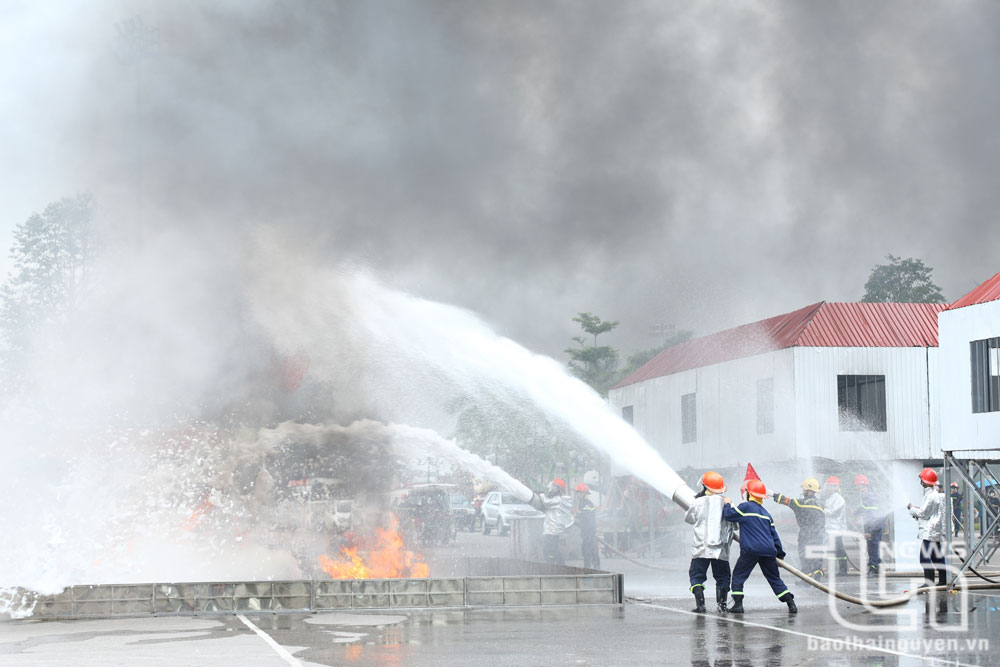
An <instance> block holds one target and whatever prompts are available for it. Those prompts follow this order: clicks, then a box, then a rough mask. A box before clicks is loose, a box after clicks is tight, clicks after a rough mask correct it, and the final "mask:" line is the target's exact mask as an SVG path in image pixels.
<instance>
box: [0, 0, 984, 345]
mask: <svg viewBox="0 0 1000 667" xmlns="http://www.w3.org/2000/svg"><path fill="white" fill-rule="evenodd" d="M138 34H146V35H148V36H152V39H149V41H148V42H147V44H148V46H147V47H146V49H145V53H146V55H145V56H144V57H143V56H142V55H141V54H140V55H137V52H136V51H135V50H133V49H129V48H128V45H129V44H130V43H132V42H130V41H129V40H130V39H132V38H134V37H135V36H136V35H138ZM997 62H1000V4H997V3H995V2H992V1H982V2H954V1H951V0H948V1H943V2H921V3H914V2H900V3H894V2H877V3H872V2H868V1H867V0H859V1H857V2H841V3H837V2H824V3H812V2H774V1H768V2H732V1H731V0H727V1H725V2H718V3H713V2H697V3H694V2H690V1H688V0H684V1H680V2H664V1H662V0H657V1H655V2H649V3H640V2H607V1H605V0H599V1H594V2H581V1H577V0H574V1H573V2H537V1H531V2H508V1H504V2H475V3H471V2H413V1H400V2H342V3H337V2H331V1H326V0H324V1H318V0H297V1H293V0H202V1H199V2H196V1H194V0H174V1H172V2H153V1H151V0H150V1H141V0H135V1H131V2H125V1H123V2H114V1H111V0H92V1H83V0H80V1H77V0H62V1H60V2H45V3H41V2H34V1H33V0H0V91H3V92H2V94H0V118H2V120H3V122H2V123H0V193H2V197H0V203H2V206H0V247H3V248H6V247H9V245H10V242H11V240H12V233H13V230H14V228H15V227H16V225H18V224H19V223H22V222H23V221H24V220H25V219H26V218H27V217H28V216H29V215H31V214H32V213H33V212H35V211H40V210H42V209H43V208H44V207H45V205H46V204H48V203H49V202H51V201H53V200H55V199H58V198H60V197H63V196H67V195H72V194H75V193H76V192H80V191H90V192H92V193H93V194H94V196H95V198H96V200H97V202H98V206H99V209H98V211H99V218H100V221H101V224H102V225H103V226H104V228H105V229H106V230H108V231H109V233H111V234H114V235H117V236H119V237H120V239H124V241H123V243H125V244H126V245H127V244H143V243H155V242H157V241H155V240H151V239H156V238H157V234H160V233H162V232H163V230H170V232H171V234H172V235H173V237H174V238H175V239H182V240H183V241H182V242H176V243H175V244H173V245H172V246H171V250H170V252H171V253H177V256H178V257H183V255H184V254H185V252H187V250H186V248H192V249H193V248H199V249H202V250H203V249H204V248H206V247H208V248H218V249H219V252H220V253H222V252H224V250H225V248H227V247H235V246H238V245H239V241H240V240H241V239H243V238H245V237H246V236H248V235H250V234H252V230H253V229H255V228H257V227H258V226H261V225H267V226H272V227H277V228H278V229H280V230H281V231H282V233H283V234H287V236H288V237H289V238H290V239H293V240H295V241H297V242H299V243H303V244H306V245H308V246H309V248H310V251H311V252H312V253H314V254H316V255H318V256H322V257H324V258H327V260H328V261H329V262H330V263H331V264H338V263H342V262H351V263H356V264H362V265H365V266H368V267H370V268H371V270H372V271H373V272H374V273H375V274H377V275H378V276H380V277H381V278H382V279H383V280H385V281H386V282H387V283H388V284H389V285H392V286H395V287H398V288H401V289H405V290H407V291H410V292H412V293H415V294H418V295H420V296H423V297H427V298H430V299H435V300H440V301H444V302H448V303H454V304H457V305H460V306H462V307H465V308H468V309H470V310H472V311H475V312H476V313H478V314H480V315H481V316H482V317H483V318H485V319H486V320H487V321H488V322H489V323H491V324H492V325H493V326H495V327H496V329H497V330H498V331H499V332H501V333H502V334H504V335H507V336H510V337H511V338H513V339H515V340H517V341H519V342H521V343H523V344H525V345H527V346H528V347H530V348H531V349H533V350H536V351H541V352H545V353H548V354H552V355H555V356H558V357H559V358H560V359H564V355H562V354H561V352H562V350H563V348H565V347H566V346H567V345H569V344H570V340H569V339H570V337H571V336H573V335H575V334H576V333H577V330H576V329H575V325H574V324H573V323H572V322H571V321H570V318H571V317H572V316H573V315H574V314H575V313H577V312H578V311H592V312H594V313H597V314H599V315H601V316H602V317H604V318H606V319H616V320H620V321H621V326H620V328H619V330H618V331H616V332H615V333H614V334H613V335H612V336H610V337H608V339H607V340H608V342H610V343H612V344H614V345H616V346H618V347H620V348H621V349H622V350H623V351H624V352H629V351H631V350H633V349H636V348H642V347H650V346H652V345H654V344H655V343H656V342H657V341H656V340H655V339H654V338H653V337H651V336H650V335H649V330H650V327H651V325H655V324H675V325H677V326H679V327H682V328H689V329H694V330H695V331H696V332H697V333H699V334H705V333H710V332H712V331H715V330H718V329H721V328H726V327H729V326H735V325H738V324H741V323H745V322H749V321H753V320H756V319H760V318H764V317H769V316H771V315H776V314H779V313H783V312H787V311H790V310H793V309H796V308H799V307H802V306H804V305H806V304H809V303H813V302H816V301H820V300H828V301H851V300H858V299H860V297H861V296H862V294H863V291H864V289H863V286H864V282H865V280H866V278H867V275H868V273H869V272H870V270H871V269H872V267H873V266H874V265H875V264H877V263H879V262H881V261H883V258H884V257H885V255H886V254H887V253H892V254H894V255H900V256H903V257H917V258H920V259H923V260H924V261H925V262H926V263H927V264H928V265H929V266H931V267H933V269H934V277H935V279H936V281H937V282H938V284H939V285H940V286H941V287H942V288H943V290H944V293H945V296H946V297H947V298H948V299H955V298H957V297H959V296H960V295H961V294H963V293H964V292H966V291H968V290H969V289H971V288H972V287H974V286H975V285H976V284H978V283H979V282H982V281H983V280H985V279H986V278H988V277H989V276H991V275H993V274H994V273H996V272H998V271H1000V256H998V254H997V252H996V249H997V248H998V247H1000V224H998V223H997V221H996V220H995V217H996V209H997V206H996V198H997V196H998V193H1000V187H998V186H1000V184H998V183H997V181H998V174H1000V170H998V169H997V166H998V159H997V158H998V143H1000V133H998V132H997V131H996V128H995V125H996V123H997V119H998V118H1000V99H998V91H1000V86H998V84H997V79H996V63H997ZM140 193H141V194H140ZM219 263H220V270H222V271H224V270H225V268H224V267H225V266H226V265H227V263H226V261H224V260H221V261H220V262H219ZM0 268H2V269H3V273H4V274H6V271H7V269H8V268H9V265H8V264H7V263H6V259H5V258H4V259H3V260H0ZM205 289H206V290H210V289H212V288H211V285H210V284H206V287H205Z"/></svg>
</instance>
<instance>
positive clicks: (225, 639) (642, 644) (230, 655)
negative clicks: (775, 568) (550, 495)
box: [0, 586, 1000, 667]
mask: <svg viewBox="0 0 1000 667" xmlns="http://www.w3.org/2000/svg"><path fill="white" fill-rule="evenodd" d="M671 588H672V590H673V591H674V594H672V595H662V594H661V595H657V594H646V595H645V596H642V599H641V601H633V602H630V603H628V604H626V605H624V606H621V607H615V606H600V607H560V608H539V607H527V608H502V609H448V610H436V611H412V612H405V611H399V610H392V612H391V613H389V612H374V611H373V612H370V613H363V612H339V613H330V614H317V615H311V616H304V615H268V614H259V615H250V616H247V617H246V622H245V623H244V621H243V620H242V619H240V618H239V617H231V616H218V617H199V618H169V617H167V618H144V619H108V620H89V621H68V622H37V621H18V622H7V623H0V664H2V665H4V666H7V665H13V666H19V665H39V664H44V665H51V666H52V667H61V666H64V665H65V666H66V667H69V666H71V665H72V666H73V667H79V666H87V665H106V664H123V665H131V664H154V665H160V664H162V665H170V666H171V667H182V666H185V665H214V664H219V665H230V664H246V665H255V666H257V665H263V666H265V667H267V666H268V665H274V666H275V667H282V666H284V667H287V665H290V664H291V665H302V666H303V667H311V666H313V665H359V666H361V665H381V666H395V665H399V666H411V665H416V666H421V665H427V666H431V665H433V666H434V667H449V666H456V667H458V666H461V667H467V666H468V665H488V666H489V667H505V666H508V665H509V666H516V667H526V666H528V665H553V664H559V665H628V666H629V667H634V666H635V665H650V664H682V665H688V664H690V665H698V666H709V665H711V666H712V667H717V666H722V665H725V666H734V665H740V666H742V665H753V666H754V667H757V666H760V665H775V666H776V665H800V664H815V665H828V664H833V665H925V664H944V663H949V664H972V665H986V664H996V660H995V659H994V658H993V655H994V654H993V653H992V652H991V651H990V650H989V648H993V647H992V646H990V647H984V646H983V645H981V644H979V643H978V642H980V641H981V640H986V641H988V642H992V643H994V644H997V643H1000V596H995V595H972V596H970V598H969V605H968V608H969V613H968V614H967V615H965V616H963V614H961V613H960V610H959V599H958V598H957V597H956V596H951V597H948V598H942V599H941V600H939V601H937V602H925V601H924V600H914V601H912V602H910V603H909V604H907V605H906V606H905V607H902V608H898V609H893V610H892V611H891V612H889V613H885V614H873V613H872V612H870V611H866V610H864V609H861V608H859V607H856V606H853V605H848V604H846V603H836V604H834V606H833V607H831V606H829V605H828V604H827V598H826V596H825V595H822V594H818V593H812V592H810V591H808V590H800V589H796V595H797V596H798V597H797V599H798V600H799V603H800V604H799V607H800V613H799V614H798V615H797V616H789V615H788V614H787V612H786V611H785V607H784V605H782V604H780V603H778V602H777V601H776V600H775V599H774V597H773V595H771V594H770V593H769V591H767V590H766V588H764V587H756V586H751V587H749V588H748V589H747V592H748V599H747V602H746V607H747V613H746V614H744V615H743V616H742V617H739V616H732V615H719V614H716V613H709V614H704V615H703V614H693V613H691V612H690V611H689V609H690V608H691V602H692V600H691V599H689V598H688V597H686V596H683V597H682V596H680V595H678V594H677V593H676V591H677V590H682V591H683V590H685V588H681V587H680V586H671ZM633 595H639V592H638V591H635V590H633ZM963 618H965V619H966V622H967V629H966V630H965V631H961V632H955V631H954V630H956V629H960V628H959V627H958V626H959V625H960V623H961V622H962V619H963ZM254 629H258V630H259V631H260V634H257V633H256V632H255V631H254ZM265 637H266V639H265Z"/></svg>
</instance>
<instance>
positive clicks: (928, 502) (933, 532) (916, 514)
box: [910, 486, 944, 542]
mask: <svg viewBox="0 0 1000 667" xmlns="http://www.w3.org/2000/svg"><path fill="white" fill-rule="evenodd" d="M943 510H944V495H943V494H942V493H941V492H940V491H938V490H937V489H935V488H934V487H933V486H925V487H924V497H923V499H922V500H921V501H920V507H911V508H910V516H912V517H913V518H914V519H916V520H917V539H918V540H927V541H928V542H941V541H942V540H943V539H944V529H943V522H942V520H943V518H944V517H943V514H944V511H943Z"/></svg>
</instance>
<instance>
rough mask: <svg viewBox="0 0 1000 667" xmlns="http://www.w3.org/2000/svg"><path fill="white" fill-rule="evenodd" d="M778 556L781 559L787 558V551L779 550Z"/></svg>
mask: <svg viewBox="0 0 1000 667" xmlns="http://www.w3.org/2000/svg"><path fill="white" fill-rule="evenodd" d="M777 557H778V558H780V559H781V560H785V552H784V551H779V552H778V556H777Z"/></svg>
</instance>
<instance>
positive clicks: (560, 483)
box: [552, 477, 566, 491]
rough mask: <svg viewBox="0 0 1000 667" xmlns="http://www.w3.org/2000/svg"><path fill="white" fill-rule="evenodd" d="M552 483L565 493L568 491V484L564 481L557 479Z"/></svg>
mask: <svg viewBox="0 0 1000 667" xmlns="http://www.w3.org/2000/svg"><path fill="white" fill-rule="evenodd" d="M552 483H553V484H555V485H556V486H558V487H559V488H560V489H562V490H563V491H565V490H566V482H564V481H562V479H561V478H559V477H556V478H555V479H554V480H552Z"/></svg>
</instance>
